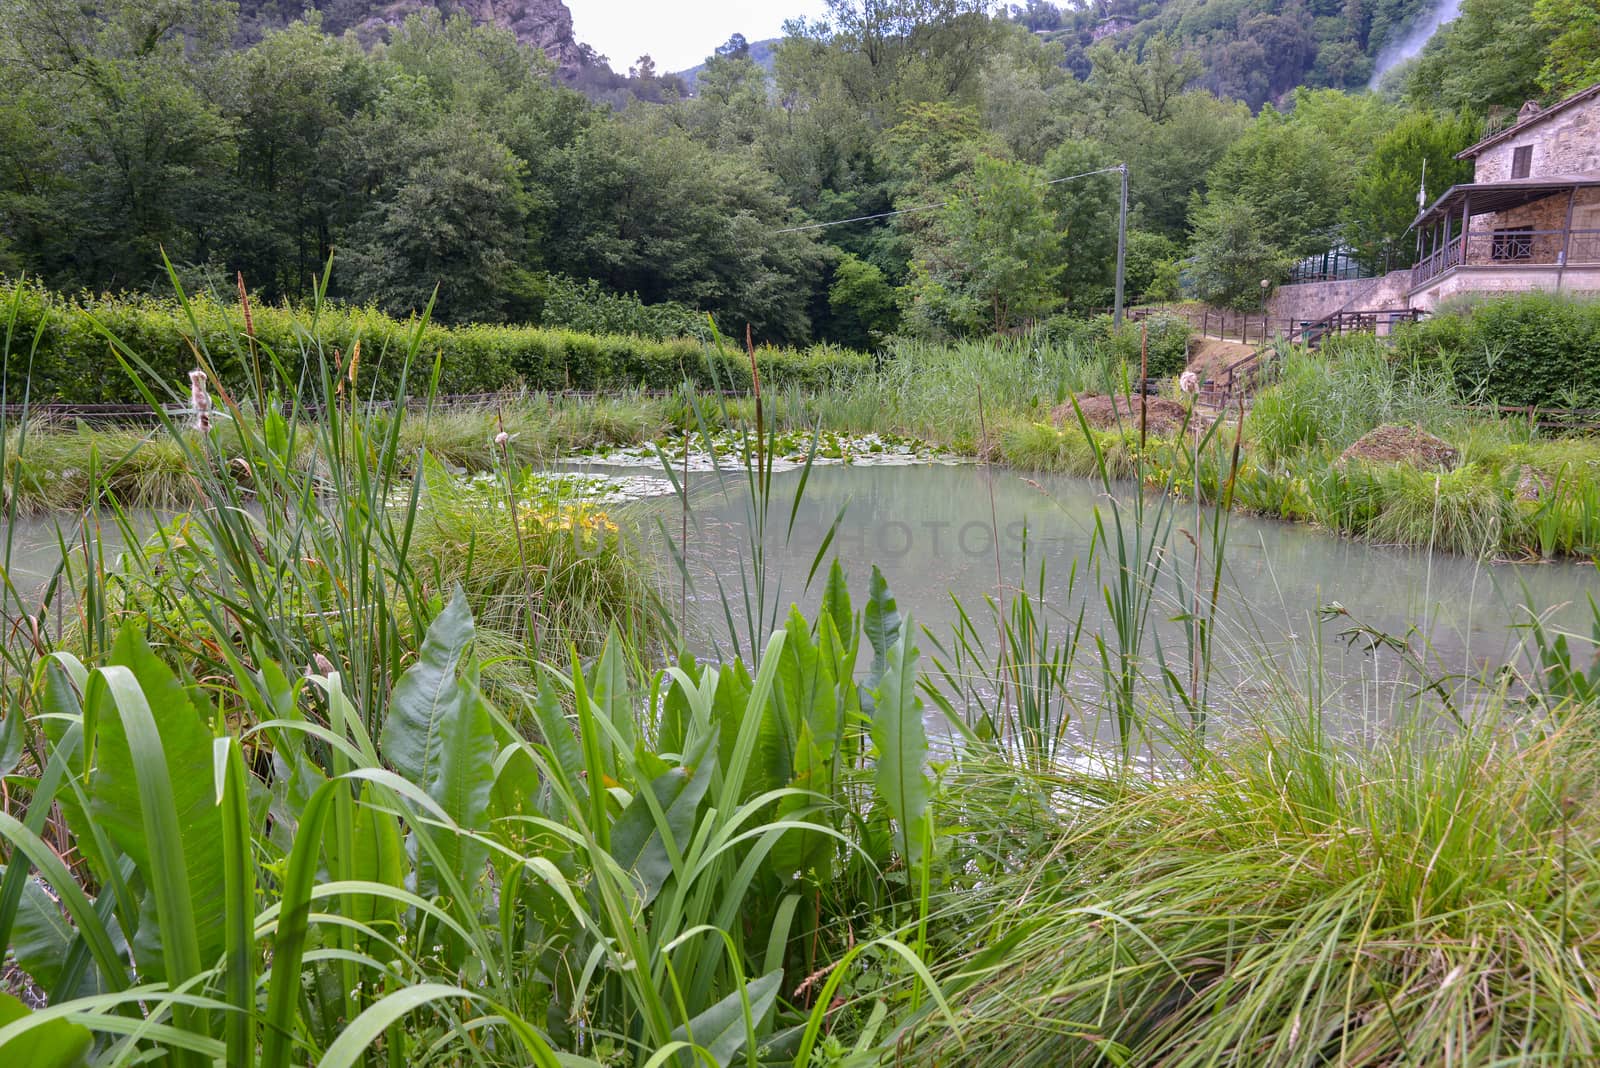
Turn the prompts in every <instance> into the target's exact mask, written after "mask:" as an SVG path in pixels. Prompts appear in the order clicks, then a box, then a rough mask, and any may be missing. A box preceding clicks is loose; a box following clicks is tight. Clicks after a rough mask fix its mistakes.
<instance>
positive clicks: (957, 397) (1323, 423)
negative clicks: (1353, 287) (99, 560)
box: [5, 289, 1600, 558]
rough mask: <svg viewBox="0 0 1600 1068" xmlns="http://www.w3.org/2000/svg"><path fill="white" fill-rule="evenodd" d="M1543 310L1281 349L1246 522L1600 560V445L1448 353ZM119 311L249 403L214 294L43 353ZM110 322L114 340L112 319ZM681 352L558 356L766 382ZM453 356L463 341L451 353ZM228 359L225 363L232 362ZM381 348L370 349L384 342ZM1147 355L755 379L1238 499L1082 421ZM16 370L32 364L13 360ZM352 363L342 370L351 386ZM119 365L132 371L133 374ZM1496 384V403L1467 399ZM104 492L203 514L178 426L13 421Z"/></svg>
mask: <svg viewBox="0 0 1600 1068" xmlns="http://www.w3.org/2000/svg"><path fill="white" fill-rule="evenodd" d="M11 296H13V307H14V309H27V307H32V305H30V304H29V302H30V301H42V299H43V297H42V296H40V294H37V293H34V291H22V289H18V291H13V294H11ZM1530 302H1531V304H1530ZM1525 305H1530V307H1531V305H1539V302H1538V301H1531V299H1530V301H1520V302H1507V304H1506V305H1504V307H1501V305H1498V304H1496V305H1493V307H1491V309H1490V310H1488V312H1483V313H1478V312H1474V315H1470V317H1442V318H1440V320H1437V321H1434V323H1427V325H1424V326H1422V328H1416V329H1414V331H1411V333H1408V334H1405V337H1402V339H1400V344H1398V345H1397V347H1386V345H1379V344H1378V342H1376V341H1373V339H1347V341H1341V342H1336V344H1330V345H1328V347H1326V349H1325V350H1323V352H1320V353H1315V355H1312V353H1306V352H1302V350H1298V349H1293V347H1288V345H1285V347H1283V349H1282V357H1280V360H1278V361H1277V365H1275V374H1277V384H1275V385H1272V387H1270V389H1267V390H1266V392H1262V393H1261V395H1259V397H1256V398H1254V403H1253V406H1251V409H1250V414H1248V416H1246V419H1245V427H1243V436H1242V440H1240V456H1242V464H1240V467H1238V470H1237V473H1235V476H1234V480H1232V486H1230V500H1232V504H1234V507H1238V508H1245V510H1250V512H1254V513H1259V515H1267V516H1275V518H1285V520H1293V521H1309V523H1317V524H1320V526H1325V528H1328V529H1331V531H1336V532H1341V534H1352V536H1358V537H1370V539H1374V540H1381V542H1389V544H1403V545H1432V547H1435V548H1442V550H1448V552H1459V553H1470V555H1480V556H1502V558H1552V556H1592V555H1595V552H1597V548H1600V446H1595V444H1594V440H1592V438H1571V436H1552V435H1547V433H1544V432H1539V430H1538V428H1536V427H1534V425H1531V424H1530V422H1528V420H1526V419H1520V417H1499V416H1493V414H1482V412H1478V411H1469V409H1467V408H1466V401H1467V400H1469V395H1467V393H1464V392H1462V382H1461V376H1462V374H1466V371H1464V369H1462V365H1459V363H1458V361H1453V360H1451V358H1450V357H1448V353H1446V352H1445V347H1448V345H1446V342H1450V339H1454V337H1458V334H1462V336H1467V334H1470V337H1474V339H1477V341H1480V342H1483V344H1488V342H1486V341H1483V339H1485V337H1488V339H1493V337H1501V336H1502V334H1506V336H1514V334H1517V329H1520V328H1523V326H1526V318H1528V315H1531V313H1533V312H1531V310H1530V307H1525ZM1539 307H1542V305H1539ZM1586 307H1587V305H1578V304H1571V302H1565V304H1562V305H1560V309H1558V310H1562V313H1563V315H1566V317H1568V318H1571V317H1574V315H1576V317H1579V318H1582V315H1587V312H1586V310H1584V309H1586ZM1533 310H1538V307H1534V309H1533ZM29 315H32V313H29ZM29 315H24V313H22V312H18V315H16V320H18V329H22V328H24V326H27V325H29V323H34V321H35V318H37V317H35V318H29ZM72 315H75V317H77V318H72ZM118 317H133V318H134V320H136V323H138V326H139V329H138V331H136V334H134V337H136V339H138V345H126V353H125V361H128V363H133V360H131V358H130V357H136V355H142V353H150V352H166V353H170V352H187V353H189V355H184V357H182V361H192V360H194V353H195V352H200V353H205V357H203V358H205V361H206V363H208V365H211V366H234V377H232V379H229V381H230V382H234V384H235V389H237V384H238V382H240V381H250V374H251V373H253V368H250V366H246V361H248V357H250V341H251V339H250V337H248V336H246V334H245V331H243V323H242V315H240V310H238V309H230V307H224V305H219V304H210V302H195V304H192V305H187V310H182V313H179V309H174V307H168V305H160V304H142V302H141V304H120V302H110V304H107V305H104V307H99V305H86V307H82V309H77V310H74V312H72V313H70V315H66V313H62V317H45V318H43V320H42V321H43V323H45V325H43V326H42V333H40V337H42V339H48V336H50V334H51V331H53V329H64V326H61V325H62V323H77V326H74V328H72V331H75V333H77V334H85V336H93V337H96V339H98V341H96V344H98V345H99V347H101V350H102V352H109V342H107V341H106V334H104V333H98V331H101V329H104V331H110V329H112V328H115V326H118V325H123V323H122V318H118ZM272 317H277V320H274V318H272ZM58 320H59V321H58ZM96 321H99V326H94V323H96ZM253 321H254V323H256V326H254V329H256V333H258V336H264V334H262V331H267V328H269V325H270V331H269V333H272V331H275V334H274V336H280V337H278V341H280V342H282V344H290V341H291V339H293V337H298V339H301V341H294V344H298V345H301V349H298V350H296V352H304V353H306V355H304V358H301V357H296V360H293V361H290V363H291V365H293V366H299V368H307V366H314V365H317V366H322V365H318V361H326V360H331V358H333V357H331V355H330V353H331V352H333V350H334V349H338V345H333V344H328V341H326V339H323V341H318V342H317V345H314V347H306V345H304V337H307V334H306V329H307V326H309V325H310V318H309V317H307V315H304V313H290V312H285V310H258V312H256V313H254V320H253ZM1562 321H1565V320H1562ZM1584 321H1587V320H1584ZM317 323H318V329H325V331H326V337H341V339H344V341H346V342H349V344H350V345H354V339H355V337H363V339H366V341H368V342H370V344H379V345H387V347H394V345H398V344H400V334H398V333H400V331H402V328H403V325H398V323H394V321H389V320H382V317H376V318H374V317H373V315H370V313H363V312H352V310H336V309H330V310H320V312H318V313H317ZM197 325H198V329H197V328H195V326H197ZM496 329H498V331H501V333H502V334H504V339H502V341H504V342H506V345H510V349H515V347H517V345H534V347H538V345H546V344H555V342H554V341H550V337H547V336H546V334H547V333H546V331H522V333H518V331H517V329H514V328H496ZM152 331H154V333H160V331H166V334H170V336H166V334H163V336H162V337H158V339H157V337H150V334H152ZM386 331H387V333H386ZM1474 331H1475V333H1474ZM467 333H470V331H462V329H458V331H448V337H446V339H443V341H442V337H443V336H442V334H438V331H435V329H434V328H429V326H426V325H419V326H414V328H413V331H411V334H408V336H403V339H405V341H408V342H410V344H414V345H416V352H418V353H419V355H424V353H429V352H435V350H437V353H440V355H442V357H443V365H442V366H445V369H446V371H448V373H450V374H458V373H462V368H472V366H477V365H475V363H474V361H475V360H478V357H474V355H472V352H477V350H470V345H467V342H466V341H462V339H464V337H466V334H467ZM1546 333H1547V331H1546ZM19 336H22V334H19ZM1541 336H1542V334H1541ZM318 337H323V334H318ZM450 337H454V339H456V341H450ZM515 339H522V341H515ZM1179 341H1181V339H1179ZM1547 341H1549V339H1547ZM1557 341H1558V339H1557ZM1557 341H1550V344H1557ZM1568 341H1570V339H1568ZM1568 341H1560V345H1565V347H1563V349H1560V352H1558V353H1555V355H1552V360H1555V358H1557V357H1562V353H1566V355H1565V357H1562V358H1565V360H1566V363H1571V361H1573V360H1578V358H1579V357H1578V355H1573V353H1579V350H1584V349H1582V345H1581V344H1576V342H1571V344H1568ZM1170 342H1171V339H1166V341H1163V344H1165V345H1168V347H1171V345H1170ZM496 344H499V342H496ZM675 344H678V342H643V341H638V339H605V337H587V339H584V337H579V336H563V339H560V345H565V349H563V352H566V355H565V357H560V360H565V363H563V366H568V368H582V371H579V373H578V374H579V377H581V379H582V381H584V382H587V384H595V382H614V381H621V379H613V377H608V376H611V374H613V369H614V368H626V366H632V368H634V369H632V371H627V373H626V374H622V379H627V376H629V374H637V376H638V381H643V382H646V384H653V385H683V384H685V382H686V384H688V385H690V387H698V385H704V384H706V382H709V381H718V382H725V384H733V385H736V387H742V385H747V384H749V382H750V369H749V361H747V358H742V357H739V355H736V353H730V352H728V350H726V347H723V349H718V347H717V345H710V347H704V345H699V342H683V344H682V345H680V349H682V352H678V350H677V349H674V350H672V352H674V353H675V355H670V358H669V357H667V355H661V353H666V352H667V349H672V345H675ZM451 345H456V347H454V349H451ZM461 345H466V347H461ZM651 345H654V347H656V349H659V350H661V352H659V353H658V355H661V361H659V366H656V365H651V366H653V368H654V369H651V371H648V373H646V371H640V366H642V365H640V366H635V365H629V363H627V360H629V358H630V357H629V358H624V357H619V355H616V353H611V355H603V353H605V352H611V350H610V349H608V347H621V349H618V352H621V350H629V352H632V349H640V347H645V349H648V347H651ZM683 345H688V347H683ZM1560 345H1558V347H1560ZM1573 345H1576V349H1574V347H1573ZM630 347H632V349H630ZM24 349H26V345H13V353H18V352H22V350H24ZM1568 349H1571V352H1568ZM46 350H51V349H50V345H48V344H46V342H45V341H42V342H40V352H46ZM469 350H470V352H469ZM219 352H226V353H230V355H227V357H219V355H218V353H219ZM368 352H373V349H371V347H368ZM640 352H643V349H640ZM651 352H654V350H651ZM1584 352H1586V350H1584ZM597 353H598V355H597ZM1138 357H1139V349H1138V334H1134V333H1133V329H1125V331H1123V333H1120V334H1117V333H1112V331H1109V326H1106V325H1104V323H1101V325H1096V323H1086V325H1083V329H1080V331H1077V333H1075V334H1072V336H1066V334H1062V333H1061V331H1054V333H1050V331H1042V333H1038V334H1034V336H1029V337H1021V339H1008V341H1003V342H958V344H928V342H915V341H894V342H891V344H890V345H888V347H886V349H885V352H883V353H880V357H878V358H877V360H867V358H866V357H856V355H850V353H832V352H814V353H797V352H794V353H787V352H770V350H768V352H760V353H758V365H760V366H762V382H763V412H765V416H766V419H768V420H771V424H773V425H778V427H782V428H784V430H787V432H792V433H805V432H810V430H813V428H816V427H821V428H824V430H829V432H837V433H853V435H861V433H896V435H904V436H912V438H918V440H923V441H928V443H933V444H938V446H941V448H947V449H952V451H955V452H958V454H966V456H981V457H984V459H989V460H997V462H1005V464H1008V465H1011V467H1016V468H1019V470H1045V472H1064V473H1074V475H1080V476H1091V475H1094V472H1096V468H1098V465H1099V464H1101V462H1106V464H1110V467H1112V468H1114V470H1115V472H1117V473H1118V475H1123V476H1126V475H1131V472H1133V468H1134V464H1136V462H1138V464H1142V465H1144V470H1146V473H1147V475H1149V480H1150V483H1152V486H1162V484H1165V483H1168V481H1174V484H1176V488H1178V489H1179V491H1182V492H1194V488H1195V486H1197V484H1198V489H1200V492H1202V496H1205V497H1206V499H1214V497H1216V496H1218V494H1221V492H1224V486H1222V481H1224V480H1222V478H1221V472H1232V470H1234V467H1232V444H1234V441H1232V438H1234V435H1232V433H1219V435H1214V436H1213V438H1211V441H1210V443H1208V446H1206V449H1205V451H1203V452H1202V456H1200V457H1198V460H1200V468H1198V472H1195V470H1192V468H1194V465H1195V456H1194V448H1192V441H1190V440H1187V438H1186V440H1179V438H1176V436H1174V435H1173V433H1171V432H1168V433H1165V435H1162V433H1152V435H1147V440H1146V441H1144V444H1142V452H1141V446H1139V441H1138V432H1136V427H1134V425H1131V420H1128V422H1126V424H1123V425H1101V427H1093V428H1091V432H1090V433H1088V435H1086V433H1085V430H1083V428H1082V427H1080V425H1078V422H1077V419H1075V417H1074V416H1072V414H1070V406H1069V404H1067V401H1069V398H1072V397H1074V395H1086V393H1107V392H1123V390H1126V387H1128V384H1130V381H1131V379H1133V377H1136V366H1138ZM653 358H654V357H653ZM517 360H523V357H506V358H504V360H501V358H499V357H496V363H494V366H501V365H502V363H504V365H506V366H510V363H515V361H517ZM541 360H542V357H541ZM741 360H744V363H742V365H741ZM18 361H19V357H16V355H14V357H13V360H11V363H18ZM229 361H232V363H229ZM507 361H510V363H507ZM618 361H621V363H618ZM35 363H37V357H35ZM94 363H96V360H94V358H91V357H90V355H88V353H78V358H77V360H75V365H83V366H88V365H94ZM98 363H99V366H104V365H106V363H107V360H106V357H99V358H98ZM379 363H381V361H379ZM400 363H402V361H397V360H389V361H387V365H384V366H387V368H389V369H387V371H382V373H381V374H379V373H378V371H374V369H373V368H374V366H376V365H373V363H371V361H370V360H363V361H362V366H360V368H358V371H357V381H362V382H365V381H366V379H362V376H363V374H368V373H370V371H371V373H373V374H374V376H376V377H374V379H373V382H376V381H379V379H390V377H392V373H394V369H395V368H398V366H400ZM8 366H10V365H8ZM184 366H189V363H184ZM288 366H290V365H285V368H288ZM339 366H341V365H338V363H336V361H334V365H333V369H334V371H336V369H338V368H339ZM541 366H542V365H541ZM1563 366H1565V365H1563ZM1574 366H1576V365H1574ZM362 368H365V369H362ZM118 373H122V371H118ZM122 374H123V377H125V379H126V373H122ZM170 374H171V379H170V381H165V385H166V387H171V385H173V384H174V382H181V381H184V376H182V374H181V373H179V371H178V365H176V363H174V365H173V368H171V371H170ZM296 374H298V373H296ZM563 374H565V373H563ZM541 376H542V377H541ZM502 377H504V376H499V373H494V374H491V376H490V377H486V379H472V381H474V384H475V387H480V385H485V384H493V382H499V381H501V379H502ZM549 377H550V376H549V374H544V373H541V374H538V376H533V377H531V379H528V377H517V381H520V382H541V381H547V379H549ZM128 381H130V382H131V379H128ZM296 382H298V384H296V385H294V387H293V389H288V385H286V387H285V392H286V393H294V392H296V390H299V389H302V387H304V382H302V381H301V379H296ZM11 392H13V393H16V392H18V390H16V389H13V390H11ZM413 392H414V390H413ZM1480 393H1482V389H1478V390H1477V392H1474V393H1472V397H1477V395H1480ZM240 395H242V403H240V406H238V408H237V412H235V414H237V417H238V419H240V420H242V422H246V424H259V420H258V419H256V416H254V414H253V411H254V408H253V403H251V401H250V397H248V395H250V390H242V392H240ZM707 417H709V419H712V420H714V422H717V424H722V422H725V420H739V419H750V417H754V400H752V398H749V397H739V398H730V400H725V401H718V403H712V404H701V406H699V412H698V414H696V411H694V403H693V401H691V400H688V398H686V397H683V395H680V397H658V395H653V393H646V392H634V393H629V392H618V393H611V395H608V397H597V398H570V397H560V395H557V393H541V392H528V390H526V389H520V390H509V392H507V393H504V397H502V398H501V400H499V401H498V403H493V404H488V406H482V408H477V409H470V411H464V409H456V411H416V412H411V414H410V416H406V417H400V416H394V417H392V419H394V425H397V427H398V441H400V444H402V446H403V449H402V456H403V457H406V459H405V460H402V462H403V464H410V457H414V456H418V454H419V451H427V452H429V454H432V456H434V457H437V459H440V460H442V462H443V464H446V465H451V467H456V468H461V470H466V472H483V470H490V468H491V467H493V465H494V464H496V462H499V459H501V452H502V451H504V452H506V456H507V457H509V459H512V460H514V462H518V464H534V465H538V464H547V462H550V460H552V459H557V457H562V456H571V454H576V452H584V451H595V449H600V451H603V449H608V448H618V446H638V444H646V443H651V441H661V440H678V438H680V436H682V435H683V433H685V432H690V430H698V427H699V422H701V420H702V419H707ZM1384 425H1402V427H1414V428H1419V430H1422V432H1427V433H1430V435H1435V436H1437V438H1440V440H1442V441H1443V443H1445V444H1446V446H1450V448H1451V449H1453V451H1454V454H1456V462H1454V464H1453V465H1451V467H1450V470H1438V468H1435V467H1432V465H1416V464H1403V462H1402V464H1397V462H1374V460H1368V459H1360V457H1347V456H1346V451H1347V449H1350V446H1352V444H1355V443H1357V441H1358V440H1360V438H1362V436H1363V435H1366V433H1368V432H1373V430H1376V428H1379V427H1384ZM502 430H504V432H506V433H507V444H506V448H504V449H502V451H498V449H496V448H494V446H493V441H494V436H496V433H499V432H502ZM258 432H259V428H258ZM238 433H240V428H238V427H234V425H230V424H229V422H227V420H222V422H219V425H218V428H216V430H214V432H213V441H214V443H216V448H218V452H219V456H222V457H226V464H227V465H229V470H232V472H234V473H235V476H237V478H240V480H242V481H248V465H243V462H242V457H240V456H238V448H237V438H238ZM1136 454H1138V456H1136ZM293 462H294V464H299V465H301V467H304V468H307V470H315V468H317V467H318V465H320V464H323V462H325V460H323V457H320V456H318V454H317V451H315V443H314V440H312V438H310V436H304V438H302V440H301V441H298V444H296V452H294V457H293ZM91 472H93V473H91ZM408 473H414V472H408ZM91 483H93V484H98V486H106V488H110V489H114V491H115V494H117V499H118V500H120V502H122V504H123V505H126V507H187V505H189V504H192V502H194V500H195V486H197V483H195V481H194V478H190V472H187V468H186V464H184V457H182V454H181V451H179V449H176V448H174V444H173V443H171V441H170V440H168V438H166V436H163V435H162V433H150V432H146V430H85V428H82V427H80V428H61V427H50V428H46V427H43V425H37V424H35V425H14V427H13V428H11V432H10V435H8V441H6V451H5V492H6V497H8V499H14V500H16V502H18V505H19V508H21V510H22V512H24V513H37V512H50V510H58V508H80V507H83V504H85V502H86V500H88V496H90V486H91Z"/></svg>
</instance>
